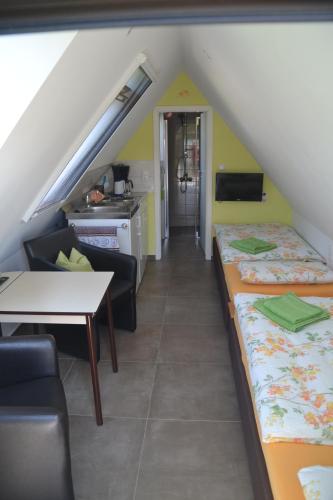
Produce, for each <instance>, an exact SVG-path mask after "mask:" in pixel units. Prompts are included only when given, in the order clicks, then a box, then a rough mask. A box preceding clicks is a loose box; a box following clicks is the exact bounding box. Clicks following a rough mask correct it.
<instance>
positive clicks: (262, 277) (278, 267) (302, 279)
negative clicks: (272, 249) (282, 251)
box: [238, 260, 333, 285]
mask: <svg viewBox="0 0 333 500" xmlns="http://www.w3.org/2000/svg"><path fill="white" fill-rule="evenodd" d="M238 269H239V271H240V274H241V280H242V281H244V282H245V283H252V284H255V283H257V284H258V283H263V284H279V283H281V284H283V283H288V284H296V285H297V284H300V283H333V270H332V269H330V268H329V267H328V266H326V264H324V263H323V262H317V261H316V262H313V261H312V262H301V261H295V260H283V261H282V260H271V261H256V262H251V261H243V262H239V264H238Z"/></svg>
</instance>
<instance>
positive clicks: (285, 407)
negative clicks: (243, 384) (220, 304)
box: [235, 293, 333, 445]
mask: <svg viewBox="0 0 333 500" xmlns="http://www.w3.org/2000/svg"><path fill="white" fill-rule="evenodd" d="M259 297H264V295H258V294H245V293H240V294H237V295H236V296H235V306H236V311H237V318H238V322H239V326H240V330H241V332H240V333H241V335H242V340H243V343H244V346H245V352H246V357H247V364H248V368H249V374H250V378H251V380H250V383H251V388H252V393H253V396H254V399H255V405H256V410H257V414H258V417H259V422H260V427H261V429H260V431H261V439H262V440H263V441H264V442H276V441H289V442H303V443H315V444H325V445H333V318H332V317H331V318H330V319H328V320H324V321H320V322H318V323H315V324H313V325H311V326H308V327H306V328H304V329H303V330H301V331H299V332H297V333H293V332H289V331H288V330H286V329H284V328H282V327H280V326H278V325H276V324H275V323H273V322H272V321H270V320H269V319H268V318H266V317H265V316H264V315H263V314H261V313H260V312H259V311H257V310H256V309H255V308H254V306H253V304H254V302H255V300H256V299H257V298H259ZM304 300H305V301H306V302H309V303H310V304H315V305H317V306H319V307H322V308H324V309H326V310H328V311H329V312H330V314H332V313H333V298H322V297H306V298H304Z"/></svg>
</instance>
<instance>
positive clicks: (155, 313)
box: [61, 233, 253, 500]
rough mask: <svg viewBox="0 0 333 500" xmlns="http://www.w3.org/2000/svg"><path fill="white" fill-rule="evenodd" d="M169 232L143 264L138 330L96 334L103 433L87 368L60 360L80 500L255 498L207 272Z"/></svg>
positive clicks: (194, 251)
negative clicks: (158, 252) (112, 355)
mask: <svg viewBox="0 0 333 500" xmlns="http://www.w3.org/2000/svg"><path fill="white" fill-rule="evenodd" d="M194 242H195V240H194V238H193V236H189V235H182V234H181V233H176V234H175V235H174V236H173V237H172V238H171V240H170V241H169V244H168V245H167V246H165V248H164V249H163V260H162V261H160V262H157V261H149V262H148V265H147V270H146V273H145V277H144V280H143V283H142V285H141V287H140V290H139V293H138V300H137V305H138V321H139V326H138V329H137V331H136V332H135V333H134V334H132V333H126V332H120V331H117V346H118V355H119V361H120V369H119V373H118V374H113V373H112V370H111V364H110V362H109V355H108V345H107V340H106V338H105V336H104V335H103V336H102V361H101V362H100V363H99V373H100V382H101V394H102V404H103V414H104V425H103V427H97V426H96V424H95V419H94V417H93V405H92V395H91V388H90V375H89V365H88V363H86V362H83V361H78V360H72V359H69V358H62V359H61V370H62V374H63V380H64V384H65V390H66V395H67V401H68V406H69V411H70V414H71V441H72V443H71V446H72V464H73V476H74V485H75V491H76V499H77V500H236V499H237V500H238V499H239V500H250V499H252V498H253V494H252V490H251V485H250V479H249V473H248V466H247V460H246V455H245V450H244V444H243V437H242V430H241V423H240V417H239V411H238V404H237V400H236V395H235V389H234V383H233V377H232V370H231V366H230V359H229V353H228V346H227V338H226V336H225V334H224V332H223V327H222V317H221V308H220V302H219V297H218V291H217V287H216V282H215V277H214V269H213V264H212V263H211V262H206V261H204V258H203V254H202V251H201V249H200V248H198V247H197V246H195V243H194Z"/></svg>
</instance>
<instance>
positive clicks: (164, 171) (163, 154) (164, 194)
mask: <svg viewBox="0 0 333 500" xmlns="http://www.w3.org/2000/svg"><path fill="white" fill-rule="evenodd" d="M160 172H161V239H162V240H164V239H165V238H169V204H168V196H169V193H168V122H167V120H164V115H163V113H160Z"/></svg>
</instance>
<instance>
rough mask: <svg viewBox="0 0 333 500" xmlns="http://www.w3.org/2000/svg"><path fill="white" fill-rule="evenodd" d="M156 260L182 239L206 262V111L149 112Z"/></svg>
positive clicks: (208, 124)
mask: <svg viewBox="0 0 333 500" xmlns="http://www.w3.org/2000/svg"><path fill="white" fill-rule="evenodd" d="M154 118H155V127H154V128H155V215H156V218H155V228H156V258H157V259H160V258H161V253H162V252H161V249H162V246H165V245H166V244H167V242H168V240H169V238H170V236H172V235H177V236H180V235H184V236H185V235H187V236H188V238H191V239H192V242H193V243H194V244H195V245H197V246H200V247H201V248H202V250H203V252H204V255H205V258H206V259H207V260H210V259H211V241H210V240H211V231H210V227H211V189H212V187H211V186H212V182H211V149H212V148H211V121H212V120H211V110H210V108H209V107H196V108H190V107H186V108H181V109H176V108H172V109H170V108H168V109H165V108H158V109H157V110H155V114H154Z"/></svg>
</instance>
